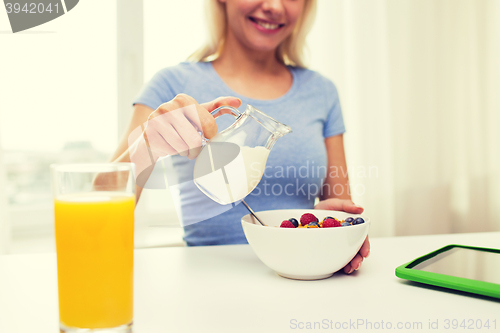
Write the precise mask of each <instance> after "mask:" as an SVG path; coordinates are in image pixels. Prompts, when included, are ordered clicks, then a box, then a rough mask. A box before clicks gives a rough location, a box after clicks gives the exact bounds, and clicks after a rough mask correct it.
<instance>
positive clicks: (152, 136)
mask: <svg viewBox="0 0 500 333" xmlns="http://www.w3.org/2000/svg"><path fill="white" fill-rule="evenodd" d="M144 134H145V136H144V138H145V139H146V141H147V142H148V147H147V149H150V151H151V154H152V156H150V157H151V158H152V159H153V160H154V161H156V160H157V159H158V157H163V156H167V155H176V154H177V152H176V150H175V149H174V148H173V147H172V146H170V145H169V144H168V143H167V142H166V141H165V139H164V138H163V137H162V136H161V135H160V133H158V132H157V131H151V130H150V131H147V130H146V131H145V132H144ZM153 164H154V163H153Z"/></svg>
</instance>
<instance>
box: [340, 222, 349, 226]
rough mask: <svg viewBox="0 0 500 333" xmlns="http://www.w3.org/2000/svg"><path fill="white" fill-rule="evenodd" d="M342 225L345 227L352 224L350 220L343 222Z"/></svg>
mask: <svg viewBox="0 0 500 333" xmlns="http://www.w3.org/2000/svg"><path fill="white" fill-rule="evenodd" d="M340 225H341V226H343V227H347V226H350V225H351V224H350V223H349V222H344V223H341V224H340Z"/></svg>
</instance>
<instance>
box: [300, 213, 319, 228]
mask: <svg viewBox="0 0 500 333" xmlns="http://www.w3.org/2000/svg"><path fill="white" fill-rule="evenodd" d="M310 222H318V218H317V217H316V216H314V215H313V214H310V213H305V214H304V215H302V216H301V217H300V224H302V225H308V224H309V223H310Z"/></svg>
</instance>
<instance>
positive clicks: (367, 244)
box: [358, 236, 370, 258]
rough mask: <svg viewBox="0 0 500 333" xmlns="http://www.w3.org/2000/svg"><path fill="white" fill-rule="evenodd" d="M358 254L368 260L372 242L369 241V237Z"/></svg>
mask: <svg viewBox="0 0 500 333" xmlns="http://www.w3.org/2000/svg"><path fill="white" fill-rule="evenodd" d="M358 253H359V254H361V256H362V257H363V258H367V257H368V255H369V254H370V241H369V240H368V236H366V238H365V241H364V243H363V245H361V249H359V252H358Z"/></svg>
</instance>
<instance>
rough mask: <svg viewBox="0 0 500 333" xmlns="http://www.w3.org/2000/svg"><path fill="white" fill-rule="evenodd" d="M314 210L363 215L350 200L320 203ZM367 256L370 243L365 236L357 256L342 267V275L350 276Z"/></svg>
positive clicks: (360, 209)
mask: <svg viewBox="0 0 500 333" xmlns="http://www.w3.org/2000/svg"><path fill="white" fill-rule="evenodd" d="M314 209H324V210H337V211H343V212H346V213H351V214H361V213H363V208H362V207H360V206H357V205H355V204H354V203H353V202H352V201H351V200H345V199H335V198H333V199H326V200H323V201H320V202H319V203H318V204H317V205H316V206H315V207H314ZM369 254H370V241H369V240H368V236H366V239H365V242H364V243H363V245H362V246H361V249H359V252H358V254H356V256H355V257H354V258H353V259H352V260H351V262H350V263H348V264H347V265H346V266H345V267H344V273H347V274H351V273H352V272H354V270H358V269H359V268H360V267H361V263H362V262H363V258H366V257H368V255H369Z"/></svg>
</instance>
